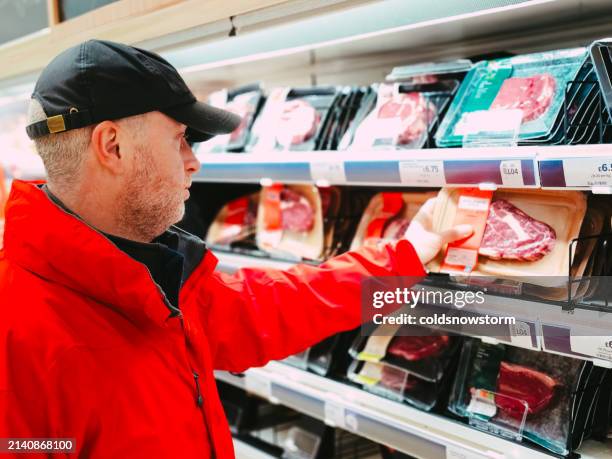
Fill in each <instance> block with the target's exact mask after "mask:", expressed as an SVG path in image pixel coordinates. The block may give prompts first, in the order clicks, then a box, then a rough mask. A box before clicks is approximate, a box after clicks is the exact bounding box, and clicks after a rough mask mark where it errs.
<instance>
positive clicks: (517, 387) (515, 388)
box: [495, 362, 559, 419]
mask: <svg viewBox="0 0 612 459" xmlns="http://www.w3.org/2000/svg"><path fill="white" fill-rule="evenodd" d="M558 385H559V384H558V383H557V381H555V380H554V379H553V378H551V377H550V376H548V375H546V374H544V373H542V372H540V371H536V370H533V369H531V368H528V367H523V366H521V365H515V364H512V363H507V362H502V363H501V367H500V369H499V374H498V375H497V393H498V394H501V395H506V396H507V397H495V404H496V405H497V406H498V407H499V408H500V409H501V410H502V411H503V412H504V413H506V414H508V415H509V416H511V417H513V418H517V419H521V418H522V417H523V414H524V413H525V405H524V404H523V403H521V401H525V402H527V405H528V406H527V415H528V416H529V415H533V414H536V413H539V412H541V411H542V410H544V409H545V408H546V407H547V406H548V405H549V404H550V402H551V400H552V399H553V397H554V395H555V388H556V387H557V386H558Z"/></svg>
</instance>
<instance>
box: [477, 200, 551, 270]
mask: <svg viewBox="0 0 612 459" xmlns="http://www.w3.org/2000/svg"><path fill="white" fill-rule="evenodd" d="M556 240H557V234H556V233H555V230H554V229H553V228H551V227H550V226H549V225H547V224H546V223H544V222H541V221H538V220H536V219H535V218H533V217H531V216H529V215H527V214H526V213H525V212H523V211H522V210H521V209H519V208H518V207H516V206H515V205H513V204H511V203H510V202H508V201H506V200H504V199H498V200H493V201H492V202H491V206H490V207H489V216H488V217H487V224H486V226H485V231H484V235H483V237H482V242H481V243H480V250H479V251H478V253H479V254H480V255H483V256H485V257H489V258H492V259H494V260H501V259H506V260H521V261H535V260H539V259H540V258H542V257H543V256H545V255H547V254H548V253H550V252H551V250H552V249H553V248H554V246H555V243H556Z"/></svg>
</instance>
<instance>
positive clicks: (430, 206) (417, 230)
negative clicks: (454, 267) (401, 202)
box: [404, 198, 474, 264]
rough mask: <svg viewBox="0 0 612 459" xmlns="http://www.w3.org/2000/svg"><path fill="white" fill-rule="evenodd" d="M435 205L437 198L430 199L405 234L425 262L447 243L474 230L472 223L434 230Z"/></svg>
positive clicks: (464, 236)
mask: <svg viewBox="0 0 612 459" xmlns="http://www.w3.org/2000/svg"><path fill="white" fill-rule="evenodd" d="M435 205H436V198H432V199H429V200H428V201H427V202H426V203H425V204H424V205H423V206H422V207H421V209H420V210H419V212H418V213H417V214H416V215H415V217H414V218H413V219H412V221H411V222H410V226H409V227H408V229H407V230H406V233H405V234H404V238H405V239H408V240H409V241H410V242H411V243H412V245H413V246H414V249H415V250H416V253H417V255H418V256H419V259H420V260H421V263H423V264H427V263H429V262H430V261H431V260H433V259H434V258H435V257H436V255H438V252H440V250H441V249H442V247H444V245H445V244H448V243H449V242H454V241H458V240H460V239H465V238H466V237H469V236H471V235H472V233H473V232H474V228H472V226H471V225H458V226H455V227H454V228H450V229H447V230H445V231H442V232H440V233H436V232H434V230H433V211H434V207H435Z"/></svg>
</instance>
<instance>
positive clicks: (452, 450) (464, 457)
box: [446, 445, 505, 459]
mask: <svg viewBox="0 0 612 459" xmlns="http://www.w3.org/2000/svg"><path fill="white" fill-rule="evenodd" d="M488 457H489V458H490V457H491V456H488ZM497 457H499V458H500V459H501V458H503V457H505V456H503V455H501V454H500V455H499V456H497ZM446 459H487V456H484V455H482V454H478V453H474V452H472V451H469V450H467V449H465V448H461V447H460V446H454V445H448V446H447V447H446Z"/></svg>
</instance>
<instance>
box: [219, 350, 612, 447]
mask: <svg viewBox="0 0 612 459" xmlns="http://www.w3.org/2000/svg"><path fill="white" fill-rule="evenodd" d="M215 376H216V377H217V379H219V380H221V381H224V382H226V383H229V384H232V385H234V386H237V387H240V388H243V389H246V390H248V391H250V392H252V393H255V394H257V395H259V396H261V397H264V398H266V399H268V400H270V401H271V402H273V403H281V404H283V405H286V406H288V407H290V408H293V409H295V410H297V411H300V412H302V413H305V414H307V415H309V416H312V417H315V418H317V419H321V420H323V421H325V422H326V423H328V424H330V425H334V426H337V427H340V428H343V429H346V430H348V431H351V432H353V433H356V434H358V435H361V436H363V437H366V438H369V439H370V440H373V441H376V442H379V443H383V444H386V445H389V446H391V447H393V448H396V449H398V450H400V451H402V452H405V453H407V454H411V455H413V456H415V457H417V458H422V459H446V458H448V457H469V458H470V459H484V458H494V459H502V458H504V459H510V458H513V459H514V458H516V459H518V458H527V457H528V458H532V459H544V458H550V456H549V455H548V454H545V453H543V452H541V451H538V450H535V449H533V448H530V447H529V446H527V445H522V444H517V443H513V442H509V441H507V440H504V439H502V438H499V437H495V436H493V435H489V434H487V433H484V432H480V431H478V430H474V429H472V428H470V427H469V426H467V425H464V424H462V423H459V422H456V421H453V420H450V419H447V418H445V417H442V416H438V415H434V414H430V413H426V412H423V411H419V410H417V409H415V408H412V407H409V406H407V405H404V404H401V403H397V402H394V401H391V400H387V399H384V398H381V397H378V396H376V395H373V394H370V393H368V392H365V391H362V390H360V389H358V388H355V387H352V386H349V385H346V384H342V383H339V382H336V381H332V380H330V379H327V378H324V377H321V376H318V375H315V374H311V373H308V372H305V371H303V370H299V369H297V368H293V367H289V366H288V365H285V364H282V363H278V362H271V363H269V364H268V365H267V366H265V367H263V368H253V369H251V370H248V371H247V372H246V373H245V375H244V376H243V377H238V376H234V375H231V374H229V373H225V372H216V373H215ZM458 452H461V453H463V455H451V453H458ZM579 453H580V454H581V457H582V458H584V459H603V458H607V457H611V455H612V446H611V445H609V444H598V443H596V442H593V441H589V442H587V443H586V444H585V445H584V447H583V448H582V449H581V450H580V451H579Z"/></svg>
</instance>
